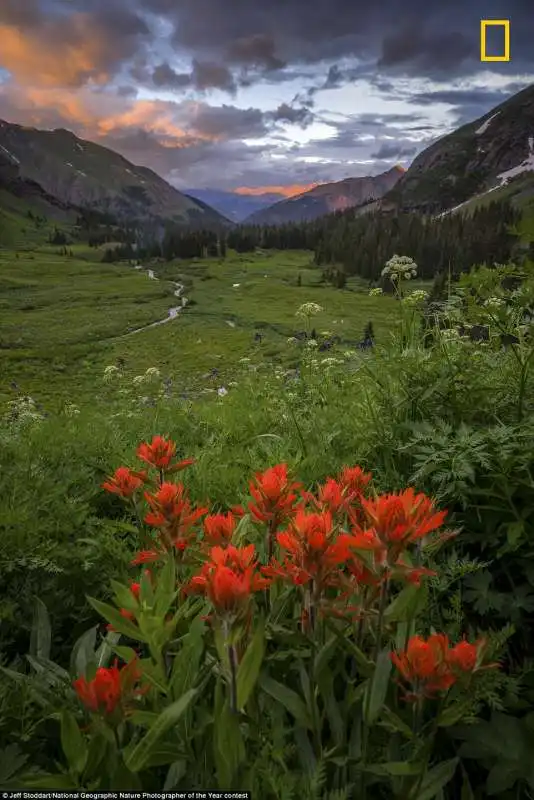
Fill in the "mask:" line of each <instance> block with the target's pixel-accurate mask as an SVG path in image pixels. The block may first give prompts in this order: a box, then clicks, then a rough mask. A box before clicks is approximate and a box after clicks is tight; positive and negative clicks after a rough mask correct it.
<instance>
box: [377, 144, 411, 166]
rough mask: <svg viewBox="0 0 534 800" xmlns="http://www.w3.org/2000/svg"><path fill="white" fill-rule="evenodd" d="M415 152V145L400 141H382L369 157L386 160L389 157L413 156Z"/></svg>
mask: <svg viewBox="0 0 534 800" xmlns="http://www.w3.org/2000/svg"><path fill="white" fill-rule="evenodd" d="M416 152H417V147H416V146H415V145H413V144H410V145H403V144H402V143H401V142H383V143H382V144H381V145H380V147H379V148H378V150H377V151H376V152H375V153H371V158H376V159H377V161H380V160H386V161H387V160H389V159H391V158H404V157H405V156H413V155H414V154H415V153H416Z"/></svg>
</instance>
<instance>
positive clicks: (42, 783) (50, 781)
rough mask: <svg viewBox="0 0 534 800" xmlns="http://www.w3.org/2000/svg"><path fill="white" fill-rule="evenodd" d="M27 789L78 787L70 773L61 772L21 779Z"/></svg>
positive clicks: (22, 784)
mask: <svg viewBox="0 0 534 800" xmlns="http://www.w3.org/2000/svg"><path fill="white" fill-rule="evenodd" d="M20 783H21V786H24V788H25V789H77V788H78V786H77V785H76V783H75V782H74V781H73V779H72V778H71V776H70V775H65V774H64V773H62V772H59V773H58V774H57V775H39V776H37V777H35V778H33V777H32V778H26V779H23V780H21V781H20Z"/></svg>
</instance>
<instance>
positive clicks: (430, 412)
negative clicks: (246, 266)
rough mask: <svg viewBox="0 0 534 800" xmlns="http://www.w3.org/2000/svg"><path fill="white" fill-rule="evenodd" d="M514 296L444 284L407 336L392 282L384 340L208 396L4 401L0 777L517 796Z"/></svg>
mask: <svg viewBox="0 0 534 800" xmlns="http://www.w3.org/2000/svg"><path fill="white" fill-rule="evenodd" d="M518 282H519V283H518ZM531 287H532V284H531V279H530V277H529V275H528V273H523V274H521V273H518V271H517V270H512V269H511V268H497V269H493V270H479V271H478V272H477V273H475V274H473V275H472V276H471V277H469V278H467V277H466V278H464V279H462V281H461V282H460V284H459V285H458V286H456V287H454V293H452V292H450V293H449V296H448V297H447V298H445V299H442V301H441V303H440V304H438V305H435V304H433V305H428V306H427V308H426V314H427V320H428V322H427V325H426V327H425V331H424V333H425V337H424V342H425V343H426V347H425V346H423V340H422V339H421V335H420V323H421V309H422V305H421V303H422V301H423V300H424V298H423V297H422V296H421V297H418V298H417V300H416V301H415V300H409V298H410V297H413V294H414V293H413V292H411V293H409V292H408V291H407V289H406V286H401V285H400V284H399V285H398V286H397V290H398V305H397V308H398V313H399V318H400V322H401V324H402V330H401V333H402V336H400V337H399V339H397V340H395V341H393V342H392V343H391V345H388V346H384V347H380V346H378V347H375V349H374V352H373V354H372V355H371V356H369V355H368V354H367V353H358V354H357V353H356V352H354V351H352V352H348V351H347V352H345V351H343V350H340V349H338V350H334V352H333V353H332V354H329V355H328V356H327V357H323V356H322V355H321V353H319V352H318V348H317V347H313V346H310V343H309V341H303V342H300V343H299V342H293V343H292V344H291V345H289V346H290V347H291V348H294V350H295V352H296V353H297V355H298V357H299V359H300V370H299V372H298V373H297V374H291V375H290V374H285V373H284V371H283V370H282V369H281V368H276V367H275V368H270V367H268V366H267V365H263V364H261V363H253V362H247V363H243V365H242V370H241V373H240V374H238V375H237V376H236V382H237V384H238V385H237V386H231V385H228V387H227V391H226V393H224V394H220V395H218V396H217V397H216V398H215V400H214V401H210V402H199V401H196V402H194V403H192V402H189V401H187V400H180V399H177V398H176V397H174V396H172V395H171V396H169V395H168V394H166V393H165V392H163V391H160V389H159V387H158V380H159V378H158V376H157V374H156V373H157V370H156V372H152V373H151V376H150V379H147V380H146V381H143V382H142V383H141V384H139V382H138V383H137V384H134V382H133V381H132V380H130V379H129V378H128V376H127V373H126V372H125V371H124V370H123V371H122V373H121V371H120V370H119V371H118V372H119V373H120V374H118V375H117V373H116V372H115V371H114V375H115V378H112V381H111V382H108V383H106V384H104V385H103V387H102V389H101V395H102V399H101V400H97V401H95V407H94V408H90V409H87V408H83V407H82V408H80V409H79V413H75V411H76V409H74V410H73V409H72V408H71V409H70V410H69V411H68V413H67V412H65V413H63V414H62V415H61V416H59V417H58V418H54V417H49V418H46V419H43V418H41V417H40V415H39V414H38V413H36V411H35V409H32V407H31V406H29V407H28V408H25V409H23V410H22V411H21V413H20V414H19V415H18V416H17V415H15V414H13V413H12V411H10V412H9V413H8V414H7V416H6V417H5V418H4V425H3V428H2V448H1V449H0V459H1V468H2V475H3V488H4V492H3V494H2V497H1V498H0V503H1V506H0V511H1V513H0V519H1V520H2V522H1V523H0V524H1V525H2V527H3V530H2V539H1V541H2V565H3V578H4V580H3V587H2V593H3V595H2V600H3V604H2V615H3V618H2V620H1V628H0V633H1V641H2V664H3V675H4V680H3V682H2V687H1V689H0V749H1V748H3V750H2V751H1V753H2V754H1V757H0V785H1V786H2V788H4V785H5V786H6V787H7V788H11V787H15V788H19V787H22V786H23V785H25V786H30V785H32V786H35V787H37V786H38V787H40V788H47V787H50V786H53V787H57V788H62V787H65V788H68V787H70V788H73V787H75V786H77V787H81V788H96V787H98V786H102V788H111V787H116V788H122V789H125V790H126V789H128V788H134V789H135V788H137V789H138V788H139V787H142V788H143V789H152V790H155V789H160V790H161V789H162V788H163V787H165V788H173V787H177V788H182V789H187V788H194V787H198V788H199V789H201V788H206V786H210V787H215V786H219V787H231V788H239V787H241V788H243V789H246V788H250V789H251V790H252V791H253V792H254V793H255V794H256V795H258V796H262V797H263V796H266V797H273V798H274V797H286V796H287V797H298V798H300V797H302V798H304V797H310V796H316V797H321V798H322V797H330V796H331V797H336V798H337V797H345V796H347V797H360V796H362V797H363V796H364V794H363V793H364V792H367V796H368V797H369V798H375V797H376V798H380V797H386V796H387V797H390V796H395V797H400V798H411V799H413V800H415V798H425V797H429V798H431V797H435V796H437V797H441V796H444V797H446V798H456V797H462V796H465V797H475V798H479V797H485V796H487V795H491V796H494V795H495V796H498V797H502V798H508V797H517V796H520V797H523V796H524V797H529V792H530V793H531V794H532V791H533V787H534V776H533V774H532V766H531V759H530V758H529V756H528V754H529V752H530V751H531V746H532V744H531V743H532V737H533V723H534V716H533V708H534V673H533V670H532V667H531V664H532V656H533V652H534V647H533V639H532V628H531V611H532V607H533V606H532V602H533V594H534V592H533V587H534V578H533V572H532V563H534V562H533V560H532V556H533V553H532V531H533V525H532V509H533V508H534V493H533V481H532V468H533V463H532V462H533V451H532V441H533V434H534V431H533V423H532V411H534V391H533V389H534V387H533V382H532V370H531V363H532V350H533V348H532V344H531V340H530V322H529V319H528V313H527V312H528V308H529V306H530V304H531V301H532V288H531ZM381 299H382V298H380V297H378V296H377V298H376V300H377V302H380V301H381ZM389 301H390V302H391V298H389ZM308 310H309V309H308ZM303 313H304V312H303ZM314 319H315V318H314ZM311 324H312V323H311V320H310V321H309V326H310V327H311ZM476 325H478V326H482V327H484V328H487V329H488V336H487V339H486V340H477V339H476V338H472V337H470V336H469V335H466V330H467V329H469V330H470V329H472V328H473V326H476ZM429 332H430V333H431V334H432V338H431V339H429V337H428V336H427V334H428V333H429ZM505 336H508V337H512V338H511V339H510V338H508V339H504V340H503V338H502V337H505ZM432 339H433V341H432ZM251 367H255V370H252V369H251ZM113 381H116V383H114V382H113ZM125 381H126V382H127V383H128V382H129V384H131V387H132V390H131V392H130V393H129V394H120V393H119V392H120V391H122V388H123V387H124V382H125ZM152 381H154V383H152ZM134 386H137V387H138V390H137V391H138V394H137V395H136V394H135V391H134V388H133V387H134ZM121 387H122V388H121ZM99 392H100V390H99ZM147 394H150V396H151V404H150V405H147V404H146V402H144V401H143V398H144V397H146V395H147ZM154 431H170V432H171V433H172V434H173V438H174V440H175V441H176V442H177V444H176V446H174V444H173V442H172V441H171V440H169V439H168V438H166V437H162V438H159V439H156V440H154V439H153V433H154ZM139 441H142V442H143V444H142V445H141V446H140V447H139V449H138V450H137V456H138V458H137V459H136V460H135V461H134V459H133V458H132V453H133V448H134V447H135V446H136V445H137V443H138V442H139ZM192 458H194V459H195V462H194V463H187V462H190V459H192ZM121 462H122V463H128V464H129V466H128V467H122V468H121V467H119V468H118V469H117V465H118V464H121ZM346 464H351V465H354V464H359V465H360V466H359V467H357V468H355V467H351V468H350V469H348V470H344V468H343V467H344V465H346ZM273 465H275V466H274V467H273ZM175 466H179V467H180V470H179V471H178V472H175V471H173V469H174V467H175ZM186 467H187V471H186V472H184V473H183V474H184V475H185V476H186V478H185V479H184V480H183V481H180V480H179V479H178V478H179V477H181V475H182V473H181V469H182V468H183V469H185V468H186ZM169 468H170V469H169ZM371 474H372V478H371ZM246 476H250V477H251V483H250V484H249V486H248V487H246V486H244V477H245V480H246ZM331 476H336V477H331ZM101 484H106V489H107V491H103V490H102V488H101ZM406 487H410V488H406ZM128 495H131V497H130V498H129V499H128V498H127V496H128ZM430 498H432V499H430ZM234 504H235V505H234ZM36 508H38V509H39V513H38V514H37V513H36ZM444 509H447V514H446V516H444ZM452 534H455V535H452ZM141 554H142V555H141ZM132 561H136V562H139V563H137V564H136V565H135V566H129V564H130V563H131V562H132ZM149 576H150V577H149ZM418 584H419V585H418ZM87 594H88V595H89V596H90V598H91V600H90V601H89V602H88V601H87V600H86V598H85V595H87ZM35 597H38V598H39V599H38V600H35V599H34V598H35ZM31 604H33V605H34V608H35V613H34V620H33V623H32V620H31V619H29V618H28V616H29V615H28V610H29V609H30V607H31ZM47 612H48V613H47ZM102 619H103V620H104V624H102V622H101V621H102ZM106 625H109V626H111V629H109V630H108V629H106ZM28 650H29V652H28V655H23V654H25V653H26V652H27V651H28ZM115 658H117V659H118V663H117V664H115ZM497 664H498V665H499V666H498V667H497V666H495V665H497ZM99 669H100V670H104V671H103V672H102V671H101V672H98V670H99ZM503 732H506V733H505V735H503ZM30 765H31V766H30ZM32 770H33V774H32ZM47 776H48V777H47ZM99 782H100V783H99ZM441 792H442V793H443V794H440V793H441Z"/></svg>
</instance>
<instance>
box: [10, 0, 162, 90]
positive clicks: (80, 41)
mask: <svg viewBox="0 0 534 800" xmlns="http://www.w3.org/2000/svg"><path fill="white" fill-rule="evenodd" d="M20 5H24V4H20ZM148 33H149V29H148V26H147V25H146V22H145V21H144V20H143V19H142V18H141V17H139V16H137V14H135V13H133V12H130V11H128V10H127V9H126V8H124V9H123V12H122V13H121V14H118V13H117V10H116V7H115V10H114V7H110V9H108V10H107V11H106V12H105V13H104V12H102V13H101V14H100V15H99V16H94V15H91V14H89V13H85V12H82V11H75V12H73V13H71V14H62V15H59V14H54V15H50V16H46V15H45V14H44V13H43V10H42V8H41V7H40V6H38V4H37V3H36V2H30V3H29V4H28V7H27V8H26V10H25V11H24V12H23V11H22V9H21V8H20V7H18V8H17V6H15V3H14V2H11V1H10V2H8V3H7V4H6V5H4V4H3V3H2V5H1V6H0V41H1V49H0V65H1V66H3V67H4V68H6V69H8V70H9V72H10V73H12V74H13V75H14V77H15V78H16V79H17V80H18V81H19V82H20V83H23V84H27V85H41V86H69V87H78V86H81V85H83V84H85V83H87V82H88V81H89V80H91V81H93V82H95V83H99V84H104V83H106V82H107V81H108V80H109V78H110V76H111V75H112V74H114V72H115V70H116V69H117V68H118V66H119V65H120V64H121V63H122V62H123V60H124V59H126V58H128V57H131V56H133V55H134V53H136V52H137V51H138V48H139V46H140V42H141V39H142V37H143V36H147V35H148Z"/></svg>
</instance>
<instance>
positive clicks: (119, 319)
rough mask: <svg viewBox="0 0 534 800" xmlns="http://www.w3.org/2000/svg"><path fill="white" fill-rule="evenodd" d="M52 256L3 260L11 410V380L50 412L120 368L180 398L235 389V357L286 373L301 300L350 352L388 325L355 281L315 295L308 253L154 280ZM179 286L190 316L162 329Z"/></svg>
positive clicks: (4, 256) (1, 364) (380, 307)
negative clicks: (369, 331) (217, 387)
mask: <svg viewBox="0 0 534 800" xmlns="http://www.w3.org/2000/svg"><path fill="white" fill-rule="evenodd" d="M54 250H56V251H57V248H53V247H52V246H48V247H47V246H42V247H41V248H38V249H36V250H34V251H31V252H21V253H16V252H15V251H6V250H4V251H0V273H1V276H2V278H1V291H0V296H1V298H2V308H1V311H2V313H1V319H0V372H1V374H2V376H3V380H2V385H1V387H0V397H1V399H2V400H3V401H6V400H8V399H13V397H14V393H13V390H12V389H11V388H10V384H11V382H13V381H14V382H15V383H16V384H17V386H18V387H19V391H20V392H22V393H23V394H29V395H31V396H32V397H33V398H34V399H35V400H38V401H39V402H42V403H43V404H44V405H45V406H46V405H47V404H49V403H51V407H52V408H58V407H59V406H60V405H61V402H65V401H67V400H72V401H73V402H79V401H80V400H90V398H91V395H92V393H93V392H94V391H95V386H98V385H99V384H100V382H101V380H102V375H103V371H104V368H105V367H106V365H109V364H114V363H116V362H117V360H118V359H121V358H122V359H124V360H125V362H126V364H127V366H128V371H129V372H131V373H132V376H133V375H136V374H138V373H140V372H143V371H144V370H146V369H147V368H148V367H150V366H158V367H159V369H160V370H161V371H162V372H163V373H164V374H165V375H166V376H168V377H169V378H171V379H173V380H174V381H175V383H176V384H177V385H179V386H180V387H181V391H191V390H192V391H195V392H200V391H202V389H205V388H210V387H211V383H210V384H207V383H206V381H205V380H204V381H203V380H202V377H201V376H202V375H203V374H205V373H206V372H208V371H210V370H211V369H214V368H215V369H217V370H218V373H219V375H220V381H221V385H223V384H224V382H228V380H231V379H232V376H233V375H234V374H235V372H236V370H237V369H238V367H239V361H240V359H241V358H247V357H250V358H252V359H253V360H259V361H263V360H272V361H275V362H279V363H282V364H288V365H293V362H294V360H295V355H294V353H292V352H291V348H290V347H288V344H287V339H288V337H290V336H292V335H294V333H295V331H297V330H299V321H298V320H297V319H296V318H295V310H296V308H298V306H299V305H301V304H302V303H304V302H309V301H313V302H316V303H318V304H320V305H322V306H323V307H324V308H325V312H324V314H322V315H321V317H320V318H319V319H318V320H317V325H316V327H317V329H318V330H323V329H324V330H329V331H332V332H333V333H336V334H338V335H339V336H340V337H342V339H343V340H345V341H346V346H347V347H348V346H349V344H348V343H349V342H354V341H359V339H360V338H361V334H362V332H363V329H364V327H365V325H366V324H367V322H368V321H369V320H372V321H373V323H374V325H375V331H376V335H377V337H378V340H379V341H385V340H386V339H387V337H388V334H389V331H390V328H391V325H392V318H391V312H392V309H393V308H394V305H393V304H394V301H393V299H392V298H388V297H385V298H372V297H369V296H368V287H367V283H366V282H363V281H359V280H358V279H357V278H354V279H351V280H350V281H349V286H348V288H347V291H345V292H342V293H341V292H338V291H336V290H335V289H334V288H333V287H328V286H323V285H322V284H321V283H320V279H321V271H320V269H318V268H317V267H315V266H314V265H313V264H312V263H311V261H312V254H310V253H307V252H304V251H302V252H299V251H296V252H295V251H280V252H266V253H265V254H263V255H254V254H242V255H238V254H235V253H234V254H233V255H230V256H229V257H228V258H227V259H226V260H225V262H223V263H219V262H218V261H217V260H215V259H204V260H202V259H199V260H196V261H189V262H187V261H186V262H184V261H176V262H169V263H165V262H163V263H157V264H154V267H153V269H154V271H155V272H156V274H157V277H158V278H159V280H158V281H155V280H149V279H148V277H147V274H146V272H145V271H144V270H135V269H134V268H133V267H132V266H131V265H128V264H117V265H110V264H101V263H99V262H98V261H96V260H89V259H90V257H91V251H90V250H88V248H85V250H84V249H83V248H78V251H77V250H76V248H74V249H73V252H74V255H73V257H72V258H65V257H61V256H58V255H57V252H54ZM92 256H93V258H94V259H96V258H98V257H101V251H96V252H95V251H94V250H93V252H92ZM298 275H300V276H301V283H302V285H301V286H297V278H298ZM175 281H181V282H182V283H183V285H184V287H185V289H184V292H185V296H187V298H188V305H186V307H185V308H184V309H183V311H181V312H180V314H179V315H178V316H177V317H176V318H175V319H172V320H170V321H169V323H168V324H165V325H159V324H156V323H158V321H161V320H165V319H166V314H168V310H169V308H170V307H173V305H174V303H173V301H174V294H173V292H174V291H175V287H174V283H173V282H175ZM234 284H238V285H236V286H234ZM229 323H232V325H233V327H230V324H229ZM151 325H153V326H154V327H152V328H150V327H146V328H145V329H144V330H142V331H139V332H138V333H136V334H135V336H131V335H130V334H131V332H133V331H135V330H136V329H139V328H144V327H145V326H151ZM300 327H302V326H300ZM256 332H260V333H262V334H263V336H264V339H263V341H262V343H261V345H258V344H257V343H256V344H255V343H254V334H255V333H256Z"/></svg>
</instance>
